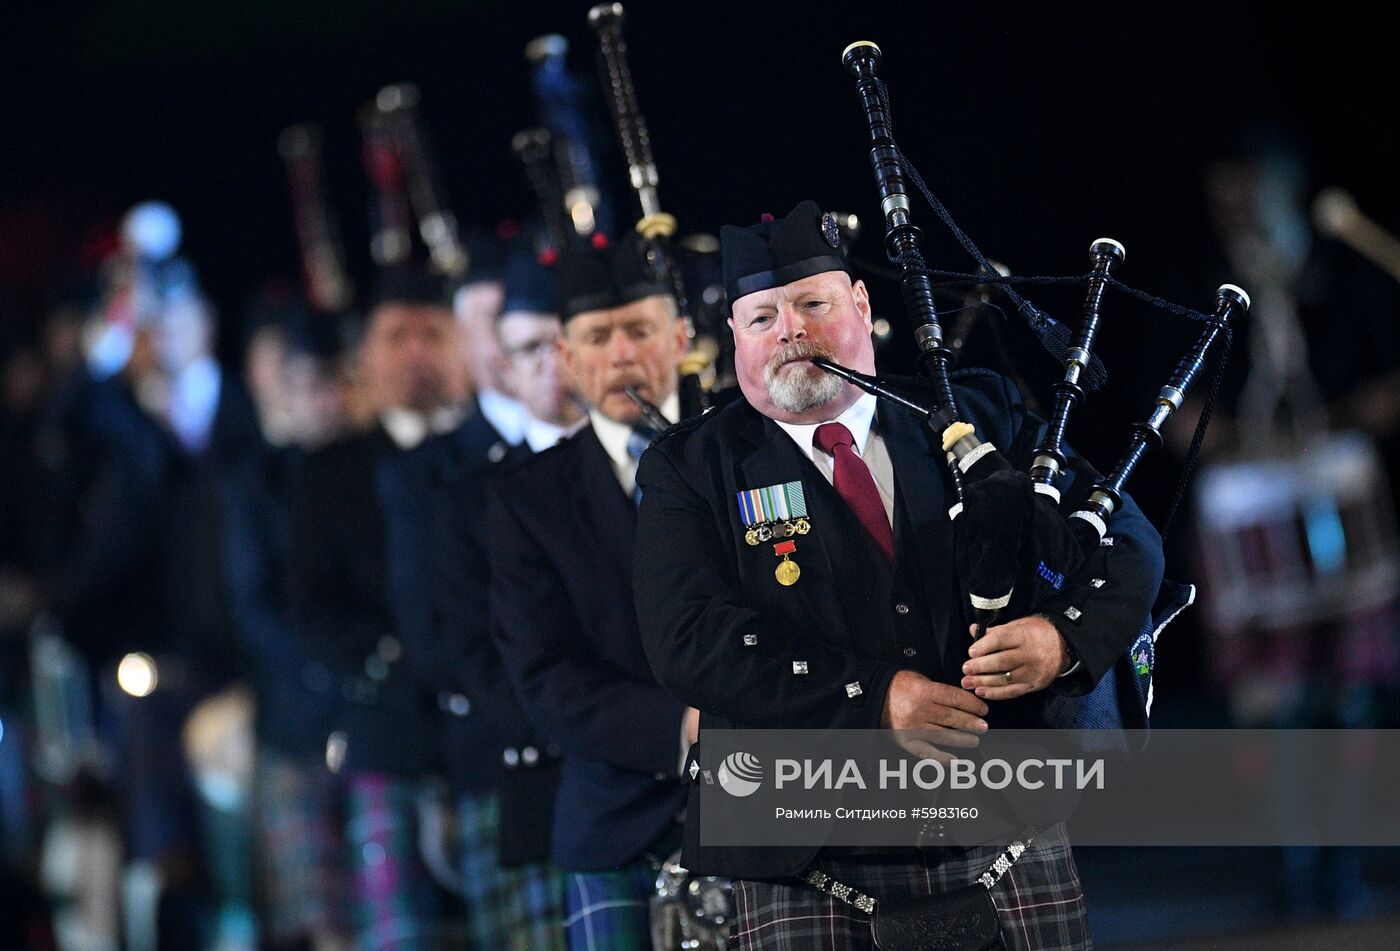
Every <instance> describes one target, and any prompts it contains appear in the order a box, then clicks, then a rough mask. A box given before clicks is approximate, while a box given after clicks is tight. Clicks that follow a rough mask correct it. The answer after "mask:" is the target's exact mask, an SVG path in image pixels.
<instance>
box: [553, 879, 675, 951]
mask: <svg viewBox="0 0 1400 951" xmlns="http://www.w3.org/2000/svg"><path fill="white" fill-rule="evenodd" d="M567 878H568V886H567V888H568V890H567V898H566V899H565V912H566V917H565V919H564V927H565V929H566V930H567V931H568V935H569V951H651V901H650V899H651V895H652V892H653V891H655V889H656V870H655V869H654V868H653V866H652V864H651V862H649V861H640V862H634V863H632V864H631V865H627V866H625V867H623V868H621V869H618V870H617V871H615V872H570V873H568V876H567Z"/></svg>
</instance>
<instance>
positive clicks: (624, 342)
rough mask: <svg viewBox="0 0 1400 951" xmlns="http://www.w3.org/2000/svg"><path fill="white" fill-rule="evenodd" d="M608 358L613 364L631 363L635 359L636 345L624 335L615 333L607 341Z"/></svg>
mask: <svg viewBox="0 0 1400 951" xmlns="http://www.w3.org/2000/svg"><path fill="white" fill-rule="evenodd" d="M608 357H609V358H610V359H611V360H612V362H613V363H633V362H635V361H636V359H637V345H636V344H635V343H633V342H632V340H631V339H630V338H629V337H628V336H627V335H626V334H620V333H615V334H613V335H612V339H611V340H609V341H608Z"/></svg>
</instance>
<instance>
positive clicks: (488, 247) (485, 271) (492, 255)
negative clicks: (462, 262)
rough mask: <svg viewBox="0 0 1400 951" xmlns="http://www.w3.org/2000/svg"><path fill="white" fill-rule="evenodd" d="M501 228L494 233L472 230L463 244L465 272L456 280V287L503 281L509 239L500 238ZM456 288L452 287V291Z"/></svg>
mask: <svg viewBox="0 0 1400 951" xmlns="http://www.w3.org/2000/svg"><path fill="white" fill-rule="evenodd" d="M502 230H503V229H502V227H499V226H498V227H497V229H496V230H495V231H487V230H485V229H483V228H473V229H472V230H471V231H469V232H467V236H466V238H465V239H464V241H463V243H464V244H465V245H466V246H467V271H466V273H465V274H463V275H461V276H460V277H459V278H457V281H456V287H465V286H467V285H468V284H477V283H480V282H482V281H504V280H505V273H506V261H507V260H508V258H509V257H510V238H509V237H502V236H501V231H502ZM455 289H456V288H455V287H454V290H455Z"/></svg>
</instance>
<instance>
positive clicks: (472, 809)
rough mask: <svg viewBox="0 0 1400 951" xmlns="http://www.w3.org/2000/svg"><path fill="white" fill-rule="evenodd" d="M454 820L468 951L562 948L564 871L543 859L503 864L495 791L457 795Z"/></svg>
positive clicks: (498, 808) (497, 800) (543, 950)
mask: <svg viewBox="0 0 1400 951" xmlns="http://www.w3.org/2000/svg"><path fill="white" fill-rule="evenodd" d="M457 820H458V835H459V836H460V842H461V851H462V854H461V875H462V898H463V899H464V900H465V902H466V906H467V909H466V910H467V935H468V938H469V939H470V940H469V947H470V948H471V949H472V951H563V948H564V876H563V875H562V874H561V873H560V872H559V871H558V870H557V869H556V868H555V867H554V866H553V865H551V864H549V863H548V862H536V863H532V864H528V865H518V866H514V867H511V868H506V867H502V865H501V863H500V796H499V794H497V793H494V792H489V793H463V794H461V795H460V796H459V797H458V799H457Z"/></svg>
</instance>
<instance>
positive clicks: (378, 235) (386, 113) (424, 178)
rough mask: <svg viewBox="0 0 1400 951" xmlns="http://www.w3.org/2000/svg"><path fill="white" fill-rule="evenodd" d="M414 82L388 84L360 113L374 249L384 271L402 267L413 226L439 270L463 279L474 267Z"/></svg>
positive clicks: (408, 247)
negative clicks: (372, 190)
mask: <svg viewBox="0 0 1400 951" xmlns="http://www.w3.org/2000/svg"><path fill="white" fill-rule="evenodd" d="M420 98H421V96H420V94H419V92H418V87H417V86H415V85H413V84H412V83H397V84H395V85H392V86H385V87H384V88H383V89H381V90H379V92H378V93H377V94H376V95H375V97H374V99H372V100H370V102H369V103H367V104H366V105H365V106H364V108H362V109H361V110H360V128H361V132H362V134H363V138H364V163H365V170H366V172H367V173H368V174H369V177H370V181H371V182H372V183H373V185H374V187H375V199H374V201H373V202H372V203H371V206H370V207H371V213H370V220H371V224H372V237H371V242H370V246H371V251H372V253H373V256H374V261H375V263H376V264H378V265H380V266H381V267H386V266H392V265H395V264H402V263H404V262H405V261H407V260H408V258H409V254H410V252H411V250H412V235H411V223H412V222H413V221H416V222H417V225H418V236H419V238H420V239H421V240H422V242H423V245H424V246H425V247H426V248H427V249H428V258H429V261H430V263H431V264H432V267H433V270H435V271H437V272H438V273H439V274H442V275H444V276H445V277H449V278H451V277H459V276H461V275H462V274H464V273H466V270H467V265H468V264H469V263H470V261H469V259H468V255H467V249H466V247H465V246H464V245H463V243H462V239H461V236H460V234H459V228H458V225H457V216H456V215H454V214H453V213H452V209H451V208H450V207H449V206H448V203H447V189H446V187H445V186H444V185H443V182H442V173H441V170H440V169H439V168H438V164H437V160H436V157H435V156H434V154H433V149H432V144H431V141H430V139H429V137H428V130H427V126H426V125H425V124H424V122H423V119H422V116H421V114H420V110H419V101H420Z"/></svg>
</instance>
